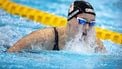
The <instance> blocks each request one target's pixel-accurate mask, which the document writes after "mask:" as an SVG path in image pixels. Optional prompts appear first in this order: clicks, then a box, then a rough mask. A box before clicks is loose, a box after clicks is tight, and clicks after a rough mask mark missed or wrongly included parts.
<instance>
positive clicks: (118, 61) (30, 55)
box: [0, 0, 122, 69]
mask: <svg viewBox="0 0 122 69" xmlns="http://www.w3.org/2000/svg"><path fill="white" fill-rule="evenodd" d="M12 1H14V2H16V3H19V4H23V5H26V6H29V7H33V8H36V9H40V10H44V11H47V12H50V13H53V14H56V15H60V16H64V17H66V16H67V10H68V8H69V5H70V3H71V2H72V1H71V0H46V1H45V0H12ZM88 1H89V2H90V3H92V4H93V6H94V7H95V11H96V13H97V17H96V20H97V25H96V26H99V27H102V28H106V29H109V30H112V31H116V32H119V33H122V23H121V20H122V18H121V17H120V16H121V15H122V14H121V11H122V9H121V5H122V1H120V0H105V1H100V0H99V1H98V0H88ZM45 27H46V26H45V25H41V24H38V23H35V22H33V21H31V20H28V19H25V18H21V17H19V16H15V15H10V14H8V13H6V12H5V11H4V10H2V9H0V69H122V45H118V44H115V43H113V42H111V41H109V40H106V41H103V43H104V45H105V47H106V49H107V51H108V53H107V54H95V53H94V54H83V53H76V52H71V51H31V52H23V53H11V54H10V53H5V52H3V51H5V50H6V48H8V47H10V46H12V45H13V44H14V43H15V42H16V41H17V40H19V39H21V38H22V37H23V36H25V35H27V34H29V33H31V32H32V31H34V30H37V29H42V28H45Z"/></svg>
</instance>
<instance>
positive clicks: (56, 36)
mask: <svg viewBox="0 0 122 69" xmlns="http://www.w3.org/2000/svg"><path fill="white" fill-rule="evenodd" d="M54 32H55V44H54V47H53V50H59V47H58V41H59V38H58V31H57V30H56V27H54Z"/></svg>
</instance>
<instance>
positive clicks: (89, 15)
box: [77, 13, 95, 21]
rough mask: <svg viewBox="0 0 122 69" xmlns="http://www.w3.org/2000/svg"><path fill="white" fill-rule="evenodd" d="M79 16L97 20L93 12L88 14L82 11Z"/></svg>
mask: <svg viewBox="0 0 122 69" xmlns="http://www.w3.org/2000/svg"><path fill="white" fill-rule="evenodd" d="M77 16H78V17H81V18H84V19H87V20H88V21H94V20H95V16H94V15H92V14H88V13H81V14H78V15H77Z"/></svg>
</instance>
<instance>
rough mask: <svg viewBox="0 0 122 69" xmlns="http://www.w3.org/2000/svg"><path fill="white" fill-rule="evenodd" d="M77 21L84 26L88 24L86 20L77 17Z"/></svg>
mask: <svg viewBox="0 0 122 69" xmlns="http://www.w3.org/2000/svg"><path fill="white" fill-rule="evenodd" d="M77 21H78V23H79V24H83V25H84V24H86V22H87V21H86V20H85V19H83V18H79V17H77Z"/></svg>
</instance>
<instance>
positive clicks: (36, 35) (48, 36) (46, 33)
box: [7, 28, 54, 52]
mask: <svg viewBox="0 0 122 69" xmlns="http://www.w3.org/2000/svg"><path fill="white" fill-rule="evenodd" d="M53 38H54V36H53V29H52V28H47V29H43V30H37V31H34V32H32V33H31V34H29V35H27V36H25V37H23V38H22V39H20V40H19V41H17V42H16V43H15V44H14V45H13V46H12V47H10V48H9V49H8V50H7V51H8V52H18V51H20V50H21V49H23V48H25V47H27V46H28V45H30V44H32V43H34V42H37V41H39V42H44V41H45V40H52V39H53Z"/></svg>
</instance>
